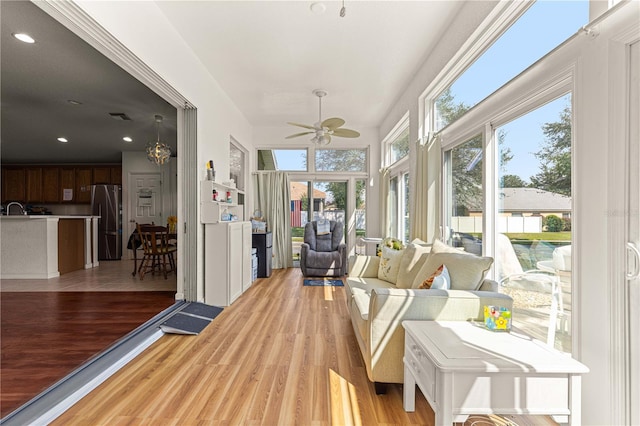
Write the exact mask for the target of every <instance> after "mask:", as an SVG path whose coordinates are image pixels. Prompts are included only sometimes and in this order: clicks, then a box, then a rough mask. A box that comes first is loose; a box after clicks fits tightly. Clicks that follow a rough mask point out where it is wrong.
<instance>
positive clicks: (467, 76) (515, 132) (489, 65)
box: [451, 0, 589, 182]
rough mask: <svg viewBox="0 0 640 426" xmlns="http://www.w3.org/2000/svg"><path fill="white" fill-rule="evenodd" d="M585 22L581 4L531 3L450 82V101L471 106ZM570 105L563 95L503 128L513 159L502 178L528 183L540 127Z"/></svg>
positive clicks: (585, 7) (583, 0)
mask: <svg viewBox="0 0 640 426" xmlns="http://www.w3.org/2000/svg"><path fill="white" fill-rule="evenodd" d="M588 20H589V4H588V1H586V0H579V1H578V0H574V1H555V0H553V1H552V0H539V1H537V2H535V3H534V4H533V5H532V6H531V7H530V8H529V9H528V10H527V11H526V12H525V14H524V15H523V16H522V17H521V18H520V19H519V20H518V21H517V22H516V23H514V24H513V25H512V26H511V28H509V29H508V30H507V32H506V33H505V34H503V36H502V37H500V38H499V39H498V40H497V41H496V42H495V43H494V44H493V46H491V47H490V48H489V49H488V50H487V51H486V52H485V53H484V54H483V55H482V56H481V57H480V58H479V59H478V60H477V61H476V62H475V63H474V64H473V65H472V66H471V67H469V69H468V70H467V72H465V73H464V74H462V76H461V77H460V78H458V80H456V81H455V82H454V84H453V85H452V88H451V90H452V93H453V94H454V96H455V100H456V102H463V103H464V104H466V105H469V106H472V105H475V104H476V103H478V102H479V101H481V100H482V99H484V98H485V97H487V96H488V95H489V94H491V93H492V92H494V91H495V90H497V89H498V88H499V87H500V86H502V85H503V84H505V83H506V82H508V81H509V80H511V79H512V78H513V77H515V76H517V75H518V74H519V73H520V72H522V71H524V70H525V69H526V68H528V67H529V66H530V65H532V64H533V63H535V62H536V61H537V60H539V59H540V58H542V57H543V56H544V55H546V54H547V53H548V52H550V51H551V50H553V49H554V48H555V47H556V46H558V45H559V44H561V43H562V42H563V41H565V40H566V39H568V38H569V37H571V36H572V35H574V34H575V33H576V32H577V31H578V30H579V29H580V28H581V27H582V26H583V25H585V24H586V23H587V22H588ZM570 102H571V97H570V96H563V97H561V98H559V99H558V100H555V101H552V102H550V103H549V104H547V105H544V106H542V107H540V108H538V109H537V110H535V111H532V112H531V113H529V114H527V115H525V116H523V117H520V118H518V119H516V120H514V121H512V122H511V123H507V124H506V125H505V126H503V128H504V129H505V131H506V133H507V134H506V139H505V144H506V146H509V147H510V148H511V153H512V154H513V159H512V160H511V161H510V162H509V163H508V164H507V166H506V169H505V170H504V171H503V173H504V174H514V175H518V176H520V177H521V178H522V179H524V180H525V181H527V182H528V181H529V178H530V177H531V176H533V175H535V174H536V173H537V172H538V160H537V159H536V158H535V157H534V156H533V152H536V151H538V150H539V149H540V147H541V143H542V142H543V141H544V135H543V133H542V129H541V127H542V125H543V124H544V123H550V122H555V121H558V119H559V117H560V112H561V111H562V110H563V109H564V107H565V106H566V105H568V104H570Z"/></svg>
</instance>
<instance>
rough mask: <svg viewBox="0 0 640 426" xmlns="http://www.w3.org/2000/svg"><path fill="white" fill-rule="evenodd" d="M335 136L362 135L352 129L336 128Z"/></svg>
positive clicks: (352, 136) (355, 136)
mask: <svg viewBox="0 0 640 426" xmlns="http://www.w3.org/2000/svg"><path fill="white" fill-rule="evenodd" d="M333 136H338V137H340V138H357V137H359V136H360V132H356V131H355V130H351V129H336V130H334V131H333Z"/></svg>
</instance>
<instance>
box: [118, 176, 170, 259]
mask: <svg viewBox="0 0 640 426" xmlns="http://www.w3.org/2000/svg"><path fill="white" fill-rule="evenodd" d="M162 193H163V192H162V174H161V173H131V175H130V178H129V224H128V229H127V231H128V232H127V234H126V236H124V238H126V239H128V238H129V235H131V233H132V232H133V231H134V230H135V229H136V223H152V222H153V223H155V224H156V225H165V224H166V218H165V217H163V212H162V206H163V200H162ZM129 257H130V258H133V252H132V251H129Z"/></svg>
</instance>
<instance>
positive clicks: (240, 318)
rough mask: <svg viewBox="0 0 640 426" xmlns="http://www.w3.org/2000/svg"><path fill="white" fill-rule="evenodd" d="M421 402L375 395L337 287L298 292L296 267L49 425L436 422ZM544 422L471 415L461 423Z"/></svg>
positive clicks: (168, 340) (397, 391) (136, 363)
mask: <svg viewBox="0 0 640 426" xmlns="http://www.w3.org/2000/svg"><path fill="white" fill-rule="evenodd" d="M433 416H434V415H433V411H432V410H431V408H430V407H429V405H428V404H427V403H426V401H425V400H424V398H423V397H422V395H420V394H419V392H418V396H417V399H416V411H415V413H406V412H405V411H404V410H403V408H402V386H401V385H391V386H389V389H388V392H387V394H386V395H381V396H378V395H376V394H375V391H374V387H373V385H372V384H371V383H370V382H369V381H368V379H367V376H366V371H365V367H364V364H363V361H362V359H361V357H360V353H359V350H358V347H357V343H356V340H355V336H354V334H353V331H352V328H351V321H350V319H349V315H348V312H347V307H346V302H345V291H344V288H343V287H304V286H302V276H301V273H300V270H299V269H288V270H275V271H274V274H273V275H272V277H271V278H268V279H259V280H257V281H256V282H255V283H254V284H253V286H252V287H251V288H250V289H249V291H248V292H246V293H245V294H244V295H243V296H242V297H240V298H239V299H238V300H237V301H236V302H235V303H234V304H233V305H232V306H230V307H228V308H226V309H225V310H224V311H223V312H222V313H221V314H220V315H219V316H218V317H217V318H216V319H215V320H214V321H213V323H212V324H210V325H209V326H208V327H207V328H206V329H205V330H204V331H203V332H202V333H201V334H200V335H199V336H175V335H166V336H164V337H163V338H161V339H160V340H159V341H158V342H156V343H155V344H153V345H152V346H151V347H150V348H148V349H147V350H146V351H145V352H144V353H142V354H141V355H140V356H138V357H137V358H136V359H134V360H133V361H132V362H131V363H129V364H128V365H127V366H125V367H124V368H123V369H122V370H120V371H119V372H118V373H116V374H115V375H114V376H112V377H111V378H110V379H108V380H107V381H106V382H105V383H103V384H102V385H101V386H100V387H98V388H97V389H96V390H94V391H93V392H91V393H90V394H89V395H87V396H86V397H85V398H83V399H82V400H81V401H79V402H78V403H77V404H76V405H75V406H73V407H71V409H69V410H68V411H67V412H66V413H64V414H63V415H62V416H61V417H60V418H59V419H58V420H57V421H56V422H54V424H57V425H73V424H76V425H87V424H91V425H97V424H110V425H111V424H113V425H117V424H136V425H142V424H180V425H185V424H186V425H191V424H194V425H195V424H224V425H236V424H244V425H254V424H255V425H258V424H265V425H290V424H296V425H330V424H333V425H346V424H354V425H359V424H360V425H400V424H403V425H404V424H416V425H417V424H419V425H433V420H434V418H433ZM516 420H517V424H521V425H528V424H549V423H548V421H546V419H533V418H528V419H522V418H520V419H506V418H498V417H495V418H494V417H491V418H489V417H474V418H470V420H469V421H468V422H467V424H468V425H471V424H474V425H478V424H490V425H507V424H516Z"/></svg>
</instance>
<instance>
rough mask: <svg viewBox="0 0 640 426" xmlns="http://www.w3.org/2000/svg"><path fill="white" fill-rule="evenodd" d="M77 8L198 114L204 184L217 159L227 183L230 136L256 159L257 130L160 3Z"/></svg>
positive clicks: (199, 285) (199, 162) (97, 4)
mask: <svg viewBox="0 0 640 426" xmlns="http://www.w3.org/2000/svg"><path fill="white" fill-rule="evenodd" d="M76 3H77V4H78V5H79V6H80V7H81V8H82V9H83V10H84V11H85V12H86V13H88V14H89V15H90V16H91V17H92V18H93V19H95V20H96V21H97V22H98V23H99V24H100V25H102V26H103V27H104V28H105V29H106V30H107V31H109V32H110V33H111V34H112V35H113V36H114V37H115V38H117V39H118V40H119V41H120V42H121V43H123V44H124V45H125V46H126V47H127V48H128V49H129V50H131V51H132V52H133V53H134V54H135V55H136V56H138V57H139V58H140V59H141V60H142V61H143V62H144V63H145V64H147V65H148V66H149V67H151V68H152V69H153V70H154V71H155V72H156V73H157V74H158V75H160V76H161V77H162V78H163V79H164V80H166V81H167V82H168V83H169V84H170V85H171V86H172V87H173V88H174V89H176V90H177V91H178V92H179V93H181V94H182V95H183V96H184V97H185V98H186V99H188V100H189V102H191V103H192V104H193V105H195V107H196V108H197V109H198V120H197V122H198V124H197V139H198V147H197V158H198V160H197V164H195V165H193V167H197V168H198V171H199V176H200V178H201V179H204V178H205V175H206V172H205V162H206V161H208V160H210V159H211V160H214V161H215V167H216V175H217V178H218V179H225V180H226V178H224V177H225V176H228V175H229V164H228V163H229V139H230V136H233V137H234V138H235V139H236V140H237V141H238V142H239V143H241V144H242V145H243V146H244V147H245V148H247V149H248V150H249V152H250V156H252V155H253V149H252V128H251V125H250V124H249V122H248V121H247V119H246V118H245V117H244V116H243V114H242V113H241V112H240V111H239V110H238V108H237V107H236V106H235V104H234V103H233V102H232V101H231V100H230V99H229V97H228V96H227V95H226V93H225V92H224V91H223V90H222V88H221V87H220V86H219V85H218V83H217V82H216V81H215V80H214V79H213V78H212V77H211V75H210V74H209V73H208V72H207V70H206V69H205V68H204V66H203V65H202V63H201V62H200V61H199V60H198V58H197V57H196V56H195V55H194V54H193V52H192V51H191V50H190V49H189V47H188V46H187V45H186V44H185V43H184V41H183V40H182V39H181V38H180V36H179V35H178V34H177V33H176V31H175V30H174V28H173V27H172V26H171V25H170V24H169V23H168V21H167V19H166V18H165V16H164V15H163V14H162V12H161V11H160V9H159V8H158V7H157V6H156V4H155V3H153V2H145V1H122V2H106V1H105V2H102V1H101V2H95V1H87V0H78V1H77V2H76ZM178 155H180V153H178ZM248 191H251V188H248ZM199 192H200V191H198V194H199ZM198 217H199V211H198ZM194 226H197V228H198V229H197V241H198V251H197V253H198V254H197V258H198V275H197V280H198V282H197V288H198V291H197V298H198V300H204V285H203V280H204V275H203V272H204V270H203V268H204V262H205V259H204V248H203V241H204V239H203V232H204V231H203V227H202V226H201V225H200V224H199V223H198V224H194ZM178 288H179V291H180V288H183V283H178Z"/></svg>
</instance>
